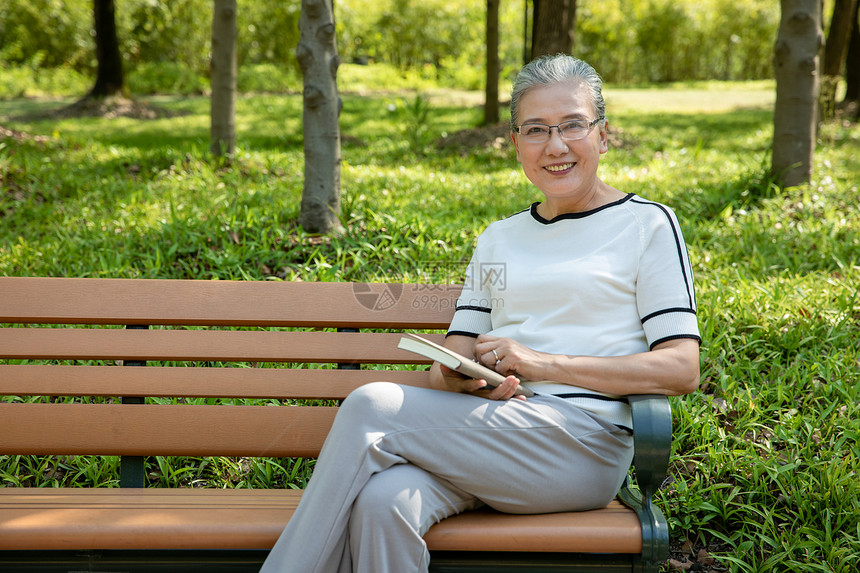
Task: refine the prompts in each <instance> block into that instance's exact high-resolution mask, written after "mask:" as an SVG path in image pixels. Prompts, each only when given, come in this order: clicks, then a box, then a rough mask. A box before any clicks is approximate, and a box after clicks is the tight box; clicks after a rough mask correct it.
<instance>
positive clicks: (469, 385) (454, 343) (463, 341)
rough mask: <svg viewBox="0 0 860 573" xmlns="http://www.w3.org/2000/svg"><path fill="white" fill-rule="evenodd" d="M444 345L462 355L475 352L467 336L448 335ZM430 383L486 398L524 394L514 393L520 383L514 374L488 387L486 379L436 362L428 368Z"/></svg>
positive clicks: (438, 388) (505, 398) (513, 396)
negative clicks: (461, 372) (476, 377)
mask: <svg viewBox="0 0 860 573" xmlns="http://www.w3.org/2000/svg"><path fill="white" fill-rule="evenodd" d="M445 346H446V347H448V348H450V349H451V350H453V351H455V352H457V353H459V354H462V355H463V356H472V355H473V354H474V353H475V351H474V347H475V339H474V338H471V337H468V336H457V335H453V336H449V337H448V338H447V339H446V340H445ZM430 384H431V386H432V387H433V388H436V389H437V390H445V391H448V392H462V393H467V394H474V395H475V396H481V397H483V398H487V399H488V400H509V399H510V398H516V399H519V400H525V396H515V395H514V393H515V392H516V390H517V386H519V384H520V381H519V380H518V379H517V378H516V377H515V376H508V377H507V378H505V380H504V381H503V382H502V383H501V384H499V385H498V386H497V387H495V388H489V387H487V381H486V380H474V379H472V378H467V377H465V376H463V375H462V374H460V373H459V372H456V371H454V370H451V369H450V368H448V367H447V366H442V365H441V364H439V363H438V362H437V363H434V364H433V367H432V368H431V369H430Z"/></svg>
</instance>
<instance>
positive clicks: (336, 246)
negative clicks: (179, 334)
mask: <svg viewBox="0 0 860 573" xmlns="http://www.w3.org/2000/svg"><path fill="white" fill-rule="evenodd" d="M772 94H773V86H772V85H769V84H752V85H744V84H732V85H721V84H703V85H682V86H671V87H664V88H654V89H638V90H632V89H631V90H624V89H620V88H615V89H613V88H611V87H610V88H609V89H608V90H607V102H608V106H609V109H608V115H609V117H610V121H611V127H612V148H611V149H610V152H609V153H608V154H607V155H606V156H605V157H604V159H603V163H602V165H601V170H602V175H603V177H604V179H605V180H607V181H608V182H609V183H610V184H612V185H614V186H616V187H618V188H619V189H621V190H623V191H632V192H636V193H638V194H640V195H642V196H644V197H646V198H648V199H652V200H656V201H661V202H665V203H667V204H669V205H671V206H672V207H673V208H674V209H675V210H676V212H677V214H678V216H679V219H680V221H681V224H682V226H683V228H684V232H685V237H686V239H687V242H688V245H689V249H690V255H691V259H692V261H693V265H694V270H695V272H696V284H697V290H698V301H699V309H700V313H699V317H700V325H701V329H702V333H703V336H704V342H703V346H702V383H701V387H700V390H699V391H698V392H696V393H694V394H692V395H690V396H686V397H682V398H673V399H672V406H673V412H674V417H675V432H674V436H675V439H674V451H673V456H672V463H671V475H670V477H669V479H667V481H666V483H665V484H664V488H663V489H662V491H661V492H660V493H659V500H658V503H659V504H660V506H661V507H662V508H663V510H664V511H665V512H666V513H667V515H668V517H669V521H670V526H671V535H672V540H673V543H674V552H673V559H674V560H675V562H674V563H675V564H676V565H679V564H681V563H682V562H683V561H685V560H686V561H688V563H687V566H689V562H692V561H697V560H698V561H699V563H698V564H697V565H696V566H697V567H699V568H700V569H699V570H707V569H708V568H710V569H711V570H732V571H739V572H761V573H764V572H771V571H803V572H807V571H822V572H833V573H850V572H853V571H857V570H860V485H858V483H860V480H858V479H857V474H858V473H860V449H858V444H857V442H858V437H860V406H858V404H860V343H858V341H860V300H858V294H857V292H858V286H860V212H858V207H857V196H858V177H857V174H858V173H860V127H858V126H856V125H847V124H845V125H843V124H840V123H833V124H827V125H824V126H823V127H822V130H821V133H820V140H819V148H818V150H817V153H816V160H815V175H814V181H813V182H812V183H811V184H810V185H808V186H804V187H798V188H792V189H788V190H784V191H781V190H779V189H777V188H775V187H774V186H773V185H772V184H771V182H770V180H769V178H768V177H767V165H768V161H769V154H768V149H769V146H770V140H771V136H772V112H771V107H770V106H771V104H772V101H773V99H772ZM465 95H466V96H468V94H465ZM478 99H479V98H478ZM428 101H432V106H431V107H430V110H429V114H428V115H427V117H426V118H425V117H424V116H422V114H421V110H422V108H423V107H424V105H425V104H426V103H427V102H428ZM474 101H475V98H474V94H472V97H471V98H470V97H464V94H452V95H451V97H446V94H445V93H435V94H434V95H433V98H432V99H424V98H418V99H416V96H415V95H400V94H391V95H373V96H362V95H356V94H345V95H344V107H343V114H342V118H341V127H342V135H343V172H342V202H343V215H342V217H343V223H344V225H345V227H346V232H345V233H344V234H343V235H342V236H338V237H313V236H309V235H307V234H305V233H303V232H302V230H301V229H300V228H298V227H297V225H296V219H297V216H298V206H299V201H300V197H301V190H302V143H301V139H302V138H301V100H300V98H299V97H298V96H294V95H253V96H246V97H243V98H241V99H240V101H239V102H238V109H237V122H238V125H237V131H238V134H239V135H238V151H237V154H236V157H235V160H234V161H233V162H232V163H229V164H227V163H224V162H219V161H215V160H212V159H211V158H210V157H209V156H208V151H207V150H208V129H209V120H208V109H209V102H208V100H207V99H205V98H200V97H155V98H152V99H151V100H148V103H149V104H150V105H151V106H153V107H158V108H159V109H161V110H163V111H166V112H169V114H167V115H166V116H165V117H161V118H159V119H147V120H142V119H131V118H124V117H119V118H115V119H104V118H94V117H91V118H59V117H44V116H40V115H39V114H40V113H41V114H44V113H45V112H46V111H49V110H52V109H57V108H59V107H61V106H62V104H63V103H67V102H58V101H50V100H20V99H19V100H8V101H0V125H2V126H4V127H7V128H14V129H15V130H18V131H20V132H23V134H26V135H22V134H17V135H16V136H15V137H4V138H0V275H43V276H92V277H146V278H195V279H232V280H305V281H310V280H321V281H375V280H388V281H403V282H415V281H425V280H440V281H458V280H459V279H460V277H461V275H462V272H463V270H464V268H465V263H466V259H468V256H469V254H470V251H471V248H472V245H473V242H474V239H475V237H476V236H477V234H478V233H480V231H481V230H482V229H483V228H484V227H485V226H486V225H487V224H488V223H489V222H491V221H493V220H495V219H498V218H501V217H505V216H506V215H509V214H511V213H513V212H516V211H519V210H520V209H522V208H524V207H526V206H528V205H529V204H530V203H531V202H532V201H535V200H537V199H538V196H539V194H538V192H536V190H535V189H533V188H532V187H531V186H530V185H529V184H528V181H527V180H526V179H525V177H524V176H523V175H522V173H521V171H520V169H519V166H518V164H517V162H516V161H515V158H514V157H513V153H512V150H511V149H510V146H509V145H508V143H507V141H506V139H505V137H504V129H503V128H501V129H485V130H483V131H482V132H481V133H480V137H476V133H475V132H474V131H463V130H471V129H472V128H473V127H474V126H476V125H477V123H478V121H479V120H480V115H481V114H480V109H479V108H478V107H476V106H475V105H474V103H473V102H474ZM613 106H614V107H613ZM278 463H280V464H281V466H284V467H286V469H285V470H284V471H281V469H280V468H279V467H278V465H277V464H278ZM188 464H191V467H195V468H196V469H195V470H194V472H196V474H195V475H198V476H200V475H203V474H205V478H206V480H208V481H207V483H208V485H213V486H225V487H251V486H266V485H272V484H275V485H280V486H283V485H287V482H288V480H289V479H292V480H293V481H294V483H300V482H301V481H302V480H304V479H306V477H307V475H306V468H305V469H304V470H303V469H302V468H301V467H300V466H299V465H298V464H296V465H287V464H286V463H284V462H283V461H281V462H276V461H272V462H271V463H262V464H248V463H247V461H242V460H227V459H221V460H214V461H207V462H206V463H205V464H204V463H202V462H198V461H196V460H190V461H189V460H159V461H152V462H151V463H150V465H151V467H152V472H151V473H152V475H153V476H155V477H154V478H153V482H154V483H161V484H172V485H181V484H182V483H187V479H188V473H189V472H188V471H187V470H185V469H183V468H187V467H189V465H188ZM115 469H116V468H115V464H114V465H112V464H111V463H107V464H105V463H102V462H99V461H97V460H94V459H91V458H80V459H68V458H48V459H36V458H17V457H15V458H12V457H9V456H0V477H2V480H3V483H4V484H5V485H9V486H14V485H31V486H36V485H38V486H48V487H50V486H53V485H57V484H66V485H68V484H83V483H90V484H92V483H98V484H105V485H116V483H115V480H116V475H115ZM285 473H290V474H291V476H292V477H290V478H284V474H285ZM285 479H286V480H287V482H285ZM183 480H186V481H183ZM219 480H220V481H219ZM712 559H715V561H714V562H713V563H711V560H712ZM667 567H668V565H667Z"/></svg>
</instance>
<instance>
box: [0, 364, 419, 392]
mask: <svg viewBox="0 0 860 573" xmlns="http://www.w3.org/2000/svg"><path fill="white" fill-rule="evenodd" d="M379 380H385V381H388V382H396V383H398V384H406V385H409V386H427V384H428V379H427V372H426V371H424V370H387V371H381V370H335V369H331V370H307V369H304V370H298V369H286V368H215V367H211V368H184V367H169V366H167V367H160V366H150V367H146V368H122V367H120V366H54V365H51V366H43V365H0V395H4V396H149V397H156V398H159V397H166V398H172V397H195V398H272V399H286V398H295V399H308V400H310V399H333V400H337V399H342V398H345V397H346V396H347V394H349V393H350V392H352V391H353V390H354V389H355V388H357V387H359V386H361V385H363V384H367V383H369V382H376V381H379Z"/></svg>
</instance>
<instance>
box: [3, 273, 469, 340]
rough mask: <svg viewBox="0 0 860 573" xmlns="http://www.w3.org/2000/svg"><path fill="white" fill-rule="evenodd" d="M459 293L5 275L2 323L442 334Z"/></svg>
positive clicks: (449, 289) (411, 287) (440, 288)
mask: <svg viewBox="0 0 860 573" xmlns="http://www.w3.org/2000/svg"><path fill="white" fill-rule="evenodd" d="M377 288H384V289H385V290H375V289H377ZM459 290H460V289H459V287H454V286H448V285H417V284H393V285H388V286H387V287H385V286H384V285H373V286H371V285H366V284H361V283H357V284H351V283H304V282H283V283H271V282H264V281H199V280H198V281H192V280H155V279H91V278H42V277H0V292H2V293H3V297H0V323H4V322H7V323H11V322H20V323H52V324H185V325H221V326H311V327H313V326H316V327H331V328H334V327H339V326H349V327H362V328H428V329H433V328H440V329H442V328H447V326H448V324H449V323H450V321H451V317H452V316H453V313H454V303H455V302H456V299H457V295H458V294H459Z"/></svg>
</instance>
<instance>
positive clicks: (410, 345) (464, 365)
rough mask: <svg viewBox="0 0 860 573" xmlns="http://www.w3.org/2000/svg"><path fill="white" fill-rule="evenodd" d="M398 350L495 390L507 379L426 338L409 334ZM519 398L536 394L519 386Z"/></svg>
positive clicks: (401, 341) (403, 339)
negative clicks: (485, 383)
mask: <svg viewBox="0 0 860 573" xmlns="http://www.w3.org/2000/svg"><path fill="white" fill-rule="evenodd" d="M397 348H402V349H403V350H408V351H410V352H414V353H416V354H420V355H421V356H426V357H427V358H430V359H431V360H435V361H436V362H438V363H439V364H444V365H445V366H447V367H448V368H450V369H451V370H456V371H457V372H459V373H460V374H463V375H464V376H468V377H469V378H474V379H476V380H486V381H487V386H488V387H489V388H495V387H496V386H498V385H499V384H501V383H502V382H503V381H504V379H505V377H504V376H502V375H501V374H499V373H498V372H496V371H495V370H490V369H489V368H487V367H486V366H484V365H482V364H478V363H477V362H475V361H474V360H471V359H469V358H466V357H465V356H462V355H461V354H457V353H456V352H454V351H453V350H449V349H448V348H445V347H444V346H439V345H438V344H436V343H434V342H430V341H429V340H427V339H426V338H421V337H420V336H418V335H415V334H410V333H407V334H406V335H405V336H403V337H402V338H401V339H400V342H399V343H398V344H397ZM515 394H516V395H518V396H526V397H531V396H534V392H532V391H531V390H529V389H528V388H525V387H523V386H518V387H517V391H516V393H515Z"/></svg>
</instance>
